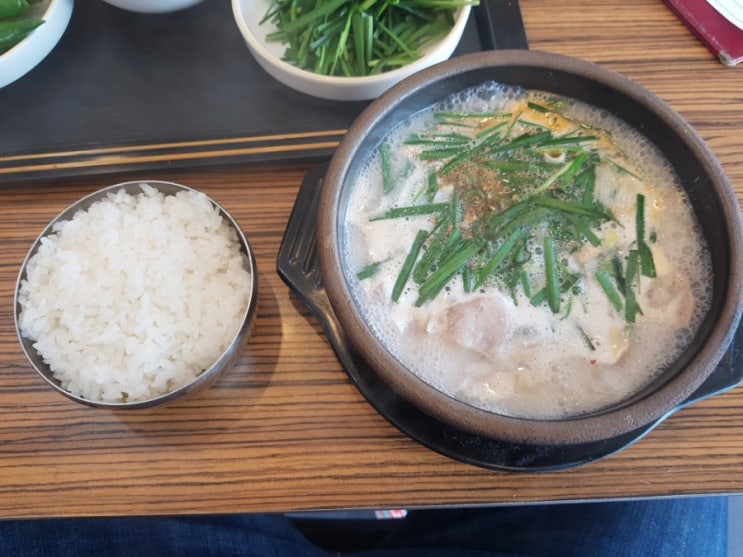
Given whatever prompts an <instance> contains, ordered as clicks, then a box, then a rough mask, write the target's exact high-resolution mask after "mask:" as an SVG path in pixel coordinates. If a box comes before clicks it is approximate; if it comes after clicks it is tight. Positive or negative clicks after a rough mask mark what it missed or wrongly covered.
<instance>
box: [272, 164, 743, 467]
mask: <svg viewBox="0 0 743 557" xmlns="http://www.w3.org/2000/svg"><path fill="white" fill-rule="evenodd" d="M325 168H326V165H325V164H322V165H318V166H316V167H314V168H313V169H312V170H311V171H310V172H309V173H308V174H307V175H306V177H305V179H304V181H303V183H302V186H301V188H300V191H299V194H298V196H297V200H296V202H295V205H294V209H293V210H292V214H291V217H290V219H289V223H288V225H287V228H286V232H285V234H284V238H283V241H282V243H281V247H280V250H279V255H278V260H277V268H278V272H279V275H280V276H281V277H282V279H283V280H284V281H285V282H286V283H287V284H288V285H289V286H290V287H291V288H292V289H293V290H294V291H295V292H296V293H297V295H298V296H299V297H300V298H301V299H302V300H303V301H304V303H305V304H306V305H307V307H308V308H309V309H310V311H311V312H312V314H313V315H314V316H315V317H316V318H317V319H318V321H319V322H320V323H321V324H322V327H323V330H324V331H325V334H326V336H327V337H328V340H329V341H330V344H331V345H332V346H333V349H334V350H335V353H336V354H337V356H338V359H339V360H340V362H341V364H342V365H343V367H344V368H345V370H346V372H347V373H348V375H349V377H350V378H351V380H352V381H353V383H354V384H355V385H356V387H357V388H358V389H359V391H360V392H361V394H362V395H364V397H365V398H366V399H367V400H368V401H369V403H370V404H371V405H372V406H373V407H374V408H375V409H376V410H377V411H378V412H379V413H380V414H381V415H382V416H384V417H385V418H386V419H387V420H388V421H389V422H390V423H391V424H393V425H394V426H395V427H397V428H398V429H399V430H400V431H401V432H403V433H404V434H406V435H408V436H409V437H411V438H412V439H414V440H416V441H418V442H419V443H421V444H423V445H425V446H426V447H428V448H430V449H432V450H434V451H437V452H439V453H441V454H443V455H445V456H448V457H451V458H453V459H456V460H459V461H462V462H466V463H469V464H473V465H475V466H480V467H482V468H488V469H493V470H505V471H510V472H537V471H545V472H546V471H550V470H559V469H565V468H571V467H575V466H579V465H583V464H588V463H589V462H593V461H596V460H599V459H601V458H604V457H607V456H609V455H612V454H614V453H616V452H617V451H619V450H621V449H624V448H626V447H628V446H629V445H631V444H632V443H634V442H636V441H638V440H639V439H641V438H642V437H643V436H645V434H647V433H648V432H649V431H650V430H652V429H653V428H654V427H655V426H657V425H658V424H659V423H660V422H662V421H663V420H664V419H666V418H667V417H668V416H670V415H671V414H673V413H674V412H676V411H678V410H680V409H681V408H684V407H686V406H689V405H690V404H693V403H695V402H699V401H700V400H703V399H705V398H708V397H711V396H713V395H716V394H719V393H722V392H725V391H727V390H729V389H731V388H733V387H735V386H736V385H738V384H739V383H740V382H741V380H743V362H741V358H740V352H741V347H743V326H741V327H740V328H739V329H738V331H737V333H736V335H735V337H734V339H733V342H732V343H731V346H730V348H729V349H728V350H727V352H726V353H725V355H724V357H723V359H722V361H721V362H720V364H719V365H718V367H717V369H716V370H715V371H714V372H713V373H712V374H711V375H710V376H709V378H708V379H707V380H706V381H705V382H704V383H703V384H702V386H701V387H699V389H697V391H696V392H695V393H694V394H693V395H692V396H691V397H689V399H688V400H687V401H686V402H684V403H683V404H681V405H680V406H678V407H677V408H675V409H673V410H672V411H671V412H669V413H668V414H666V415H665V416H663V417H661V418H660V419H658V420H657V421H655V422H654V423H652V424H650V425H648V426H645V427H642V428H639V429H637V430H635V431H631V432H629V433H626V434H623V435H620V436H618V437H614V438H611V439H607V440H604V441H598V442H592V443H582V444H578V445H569V446H535V445H524V444H519V443H511V442H507V441H500V440H498V439H490V438H486V437H482V436H477V435H472V434H470V433H467V432H465V431H461V430H458V429H455V428H453V427H451V426H448V425H446V424H443V423H441V422H440V421H438V420H437V419H435V418H433V417H432V416H429V415H428V414H426V413H424V412H422V411H421V410H419V409H418V408H416V407H414V406H412V405H411V404H409V403H408V402H407V401H405V400H404V399H402V398H401V397H400V396H399V395H397V394H396V393H395V392H394V391H392V389H391V388H390V387H388V386H387V385H386V384H385V383H384V382H383V381H382V380H380V379H379V378H378V377H377V375H376V374H375V373H374V371H373V370H372V369H371V368H370V367H369V366H368V365H367V364H366V363H365V362H364V361H363V359H362V358H361V357H360V356H359V354H358V353H357V352H356V351H355V350H354V349H353V347H352V346H351V344H350V342H349V341H348V340H347V338H346V336H345V334H344V332H343V330H342V329H341V327H340V324H339V323H338V321H337V319H336V317H335V315H334V314H333V310H332V308H331V306H330V302H329V300H328V298H327V295H326V293H325V288H324V287H323V284H322V280H321V277H320V272H319V269H318V265H317V253H316V249H315V247H316V246H315V224H316V216H317V204H318V197H319V196H318V194H319V190H320V185H321V183H322V178H323V176H324V173H325Z"/></svg>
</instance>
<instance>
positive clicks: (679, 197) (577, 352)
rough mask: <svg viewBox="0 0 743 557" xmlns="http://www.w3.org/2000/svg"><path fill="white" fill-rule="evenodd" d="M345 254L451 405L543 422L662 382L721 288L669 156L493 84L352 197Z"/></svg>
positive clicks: (603, 116) (415, 120)
mask: <svg viewBox="0 0 743 557" xmlns="http://www.w3.org/2000/svg"><path fill="white" fill-rule="evenodd" d="M489 138H491V139H489ZM488 141H490V143H487V142H488ZM514 142H515V143H514ZM511 145H524V146H523V147H510V146H511ZM504 146H509V147H510V151H509V150H508V149H506V148H505V147H504ZM465 152H466V153H468V155H467V156H463V153H465ZM432 175H433V176H434V177H433V178H431V176H432ZM413 207H415V208H416V209H414V210H412V209H411V208H413ZM395 211H398V213H395ZM405 211H408V212H405ZM416 212H417V213H419V214H416ZM638 215H640V216H639V217H638ZM499 234H500V235H499ZM416 238H418V240H419V241H418V244H416ZM416 248H418V249H417V251H416ZM447 250H449V251H447ZM504 253H505V255H503V254H504ZM427 254H428V255H427ZM433 254H438V257H439V259H438V260H435V256H434V255H433ZM429 255H430V256H431V259H432V260H434V262H433V263H431V261H430V260H427V259H426V258H427V257H428V256H429ZM553 255H554V257H553ZM501 256H502V257H501ZM344 257H345V260H346V262H347V265H346V269H347V280H348V282H349V284H350V286H351V290H352V293H353V295H354V297H355V298H356V300H357V304H358V306H359V307H360V309H361V311H362V313H363V315H364V318H365V319H366V321H367V322H368V323H369V325H370V327H371V328H372V329H373V331H374V333H375V334H376V335H377V336H378V338H379V339H380V340H381V341H382V342H383V343H384V344H385V345H386V346H387V347H388V348H389V350H390V351H391V353H392V354H394V355H395V357H397V358H398V359H399V360H400V361H402V362H403V363H404V364H405V365H406V366H408V367H409V368H410V369H412V370H413V371H414V373H416V374H417V375H418V376H419V377H421V379H423V380H424V381H426V382H428V383H429V384H431V385H433V386H434V387H436V388H438V389H439V390H441V391H443V392H444V393H447V394H449V395H451V396H453V397H456V398H458V399H461V400H463V401H466V402H468V403H471V404H473V405H475V406H478V407H481V408H483V409H487V410H491V411H494V412H499V413H504V414H509V415H513V416H520V417H531V418H555V417H564V416H573V415H580V414H584V413H588V412H591V411H594V410H597V409H600V408H602V407H606V406H608V405H611V404H614V403H616V402H618V401H620V400H622V399H624V398H626V397H627V396H629V395H631V394H632V393H635V392H637V391H638V390H640V389H641V388H642V387H643V386H645V385H647V384H648V383H649V382H650V381H652V379H653V378H654V377H655V376H657V374H659V373H660V372H661V371H662V370H663V369H665V368H666V367H667V366H668V365H670V364H671V363H672V362H673V361H674V360H675V359H676V358H677V357H678V355H679V354H680V353H681V352H682V351H683V350H684V349H685V348H686V347H687V346H688V345H689V344H690V342H691V340H692V337H693V335H694V332H695V331H696V329H697V328H698V326H699V323H700V322H701V320H702V318H703V316H704V314H705V313H706V311H707V309H708V307H709V303H710V298H711V288H712V287H711V280H710V278H709V277H710V276H711V262H710V257H709V253H708V250H707V248H706V246H705V243H704V240H703V238H702V236H701V233H700V230H699V227H698V225H697V224H696V221H695V217H694V215H693V212H692V209H691V207H690V205H689V201H688V199H687V198H686V196H685V194H684V193H683V191H682V189H681V187H680V185H679V183H678V179H677V177H676V176H675V174H674V172H673V169H672V168H671V166H670V163H669V162H668V161H667V160H666V159H665V158H664V157H663V156H662V155H661V154H660V153H659V151H658V150H657V148H655V147H654V146H653V145H652V144H650V143H649V141H648V140H647V139H646V138H645V137H644V136H642V135H641V134H640V133H638V132H637V131H636V130H634V129H632V128H630V127H629V126H627V125H626V124H624V123H622V122H620V121H619V120H617V119H616V118H614V117H613V116H612V115H610V114H608V113H607V112H605V111H603V110H599V109H597V108H595V107H591V106H588V105H586V104H583V103H580V102H576V101H573V100H569V99H565V98H560V97H555V96H553V95H550V94H546V93H542V92H526V91H524V90H522V89H519V88H515V87H505V86H502V85H499V84H497V83H492V82H491V83H485V84H483V85H481V86H479V87H475V88H472V89H468V90H466V91H463V92H461V93H458V94H456V95H453V96H452V97H450V98H449V99H446V100H445V101H444V102H442V103H439V104H438V105H436V106H433V107H431V108H429V109H427V110H425V111H422V112H420V113H418V114H416V115H414V116H413V117H412V118H410V119H409V120H408V121H405V122H402V123H401V124H400V125H399V126H398V127H397V128H396V129H395V130H394V131H393V132H392V133H391V134H390V135H389V136H388V137H387V138H385V140H384V141H383V143H382V145H381V146H380V147H379V148H378V149H377V150H376V151H375V152H374V153H373V154H372V155H371V156H370V157H369V160H368V161H367V163H366V165H365V167H364V170H363V171H362V173H361V175H360V177H359V179H358V181H357V183H356V184H355V188H354V190H353V192H352V195H351V199H350V202H349V207H348V211H347V215H346V225H345V237H344ZM499 257H500V258H501V262H500V263H497V261H498V259H499ZM457 258H460V259H457ZM406 260H407V262H408V265H407V266H406ZM460 261H462V262H463V263H462V264H461V265H459V266H457V263H458V262H460ZM424 262H425V264H424ZM496 263H497V264H496ZM489 265H490V266H489ZM406 267H409V269H408V270H410V269H412V271H410V274H409V275H408V274H406V273H407V271H406V270H405V268H406ZM401 275H402V277H401ZM473 277H474V278H473ZM439 279H442V280H439ZM396 283H397V287H396ZM400 283H402V284H400ZM550 285H551V286H550Z"/></svg>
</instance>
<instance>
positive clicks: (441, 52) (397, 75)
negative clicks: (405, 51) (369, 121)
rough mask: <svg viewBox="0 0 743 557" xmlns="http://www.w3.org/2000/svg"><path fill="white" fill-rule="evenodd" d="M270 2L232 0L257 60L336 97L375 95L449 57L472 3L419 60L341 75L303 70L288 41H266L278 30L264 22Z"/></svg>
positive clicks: (297, 83) (296, 85) (278, 75)
mask: <svg viewBox="0 0 743 557" xmlns="http://www.w3.org/2000/svg"><path fill="white" fill-rule="evenodd" d="M270 5H271V0H232V11H233V13H234V16H235V21H236V22H237V26H238V27H239V29H240V32H241V33H242V35H243V38H244V39H245V42H246V43H247V45H248V48H249V49H250V52H251V53H252V54H253V56H254V57H255V59H256V61H257V62H258V63H259V64H260V65H261V67H263V69H264V70H266V72H268V73H269V74H270V75H271V76H272V77H274V78H275V79H277V80H278V81H280V82H281V83H283V84H284V85H287V86H288V87H291V88H292V89H296V90H297V91H301V92H302V93H306V94H308V95H312V96H315V97H320V98H323V99H330V100H335V101H364V100H369V99H374V98H376V97H378V96H379V95H381V94H382V93H384V92H385V91H387V89H389V88H390V87H392V86H393V85H395V84H396V83H397V82H399V81H401V80H403V79H404V78H406V77H408V76H409V75H412V74H414V73H415V72H417V71H419V70H422V69H423V68H427V67H428V66H431V65H433V64H437V63H438V62H443V61H444V60H447V59H448V58H449V57H450V56H451V55H452V53H453V52H454V49H456V48H457V45H458V44H459V41H460V39H461V38H462V33H464V28H465V25H466V24H467V19H468V18H469V15H470V9H471V8H470V6H464V7H462V8H460V9H459V11H458V12H457V15H456V17H455V21H454V27H453V28H452V30H451V31H450V32H449V34H448V35H446V36H445V37H442V38H441V39H439V40H438V41H436V42H435V43H432V44H431V45H429V46H428V47H427V48H426V49H425V53H424V55H423V56H422V57H421V58H419V59H418V60H416V61H415V62H412V63H411V64H408V65H407V66H404V67H402V68H398V69H395V70H391V71H388V72H384V73H381V74H379V75H372V76H364V77H339V76H326V75H321V74H317V73H313V72H311V71H308V70H303V69H300V68H298V67H296V66H293V65H292V64H289V63H288V62H285V61H283V60H282V59H281V58H282V56H283V54H284V49H285V45H283V44H281V43H280V42H269V41H266V35H268V34H269V33H271V32H273V31H275V30H276V27H275V26H274V25H273V24H271V23H270V22H266V23H264V24H263V25H261V24H260V21H261V20H262V19H263V16H264V15H265V14H266V11H267V10H268V8H269V6H270Z"/></svg>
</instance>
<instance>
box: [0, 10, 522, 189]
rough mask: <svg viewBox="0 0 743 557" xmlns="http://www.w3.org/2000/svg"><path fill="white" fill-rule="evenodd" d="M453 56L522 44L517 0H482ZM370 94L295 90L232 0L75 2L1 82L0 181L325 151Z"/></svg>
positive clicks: (317, 154)
mask: <svg viewBox="0 0 743 557" xmlns="http://www.w3.org/2000/svg"><path fill="white" fill-rule="evenodd" d="M482 2H483V3H482V5H481V6H479V7H477V8H475V9H474V10H473V15H472V16H471V17H470V20H469V22H468V24H467V27H466V29H465V32H464V35H463V37H462V41H461V43H460V45H459V47H458V48H457V50H456V52H455V53H454V55H455V56H457V55H461V54H465V53H469V52H477V51H482V50H490V49H494V48H526V47H527V44H526V36H525V33H524V27H523V22H522V20H521V12H520V11H519V6H518V2H517V1H516V0H482ZM367 104H368V103H365V102H337V101H328V100H323V99H317V98H314V97H310V96H308V95H304V94H302V93H298V92H296V91H294V90H292V89H290V88H288V87H286V86H284V85H282V84H281V83H279V82H278V81H276V80H274V79H273V78H272V77H270V76H269V75H268V74H267V73H266V72H265V71H264V70H263V69H262V68H261V67H260V66H259V65H258V63H257V62H256V61H255V60H254V59H253V58H252V56H251V54H250V52H249V50H248V48H247V46H246V45H245V43H244V41H243V38H242V36H241V35H240V32H239V30H238V28H237V24H236V23H235V21H234V18H233V15H232V10H231V4H230V2H229V1H228V0H205V1H204V2H203V3H201V4H198V5H196V6H194V7H192V8H189V9H186V10H183V11H180V12H174V13H170V14H137V13H133V12H128V11H125V10H121V9H118V8H115V7H113V6H111V5H109V4H106V3H104V2H101V1H100V0H81V1H78V2H77V3H76V4H75V7H74V10H73V14H72V18H71V20H70V24H69V27H68V29H67V30H66V32H65V34H64V35H63V37H62V39H61V40H60V42H59V44H58V45H57V46H56V48H55V49H54V50H53V51H52V52H51V53H50V54H49V56H47V58H46V59H45V60H44V61H43V62H42V63H41V64H40V65H39V66H37V67H36V68H34V69H33V70H32V71H31V72H29V73H28V74H26V75H25V76H23V77H22V78H21V79H19V80H18V81H16V82H14V83H12V84H10V85H8V86H6V87H4V88H2V89H0V115H1V117H0V122H2V125H0V184H2V183H6V182H10V181H15V182H17V181H20V180H27V179H41V178H49V177H57V176H64V175H82V174H92V173H109V172H116V171H124V170H133V169H152V168H168V167H184V166H194V165H203V164H210V163H219V164H223V163H227V162H244V161H270V160H290V159H299V158H305V159H306V158H309V159H312V158H313V157H318V160H319V159H320V158H327V156H328V155H329V154H330V153H332V151H333V150H334V149H335V147H336V146H337V143H338V140H339V139H340V138H341V137H342V135H343V133H344V132H345V130H346V129H347V128H348V126H349V125H350V123H351V122H352V121H353V120H354V119H355V117H356V116H357V115H358V114H359V113H360V112H361V110H362V109H363V108H364V107H365V106H366V105H367Z"/></svg>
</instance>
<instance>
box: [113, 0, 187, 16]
mask: <svg viewBox="0 0 743 557" xmlns="http://www.w3.org/2000/svg"><path fill="white" fill-rule="evenodd" d="M103 1H104V2H106V3H107V4H111V5H112V6H116V7H117V8H121V9H122V10H129V11H130V12H142V13H147V14H161V13H167V12H175V11H177V10H183V9H185V8H190V7H191V6H193V5H195V4H198V3H199V2H201V1H202V0H103Z"/></svg>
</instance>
